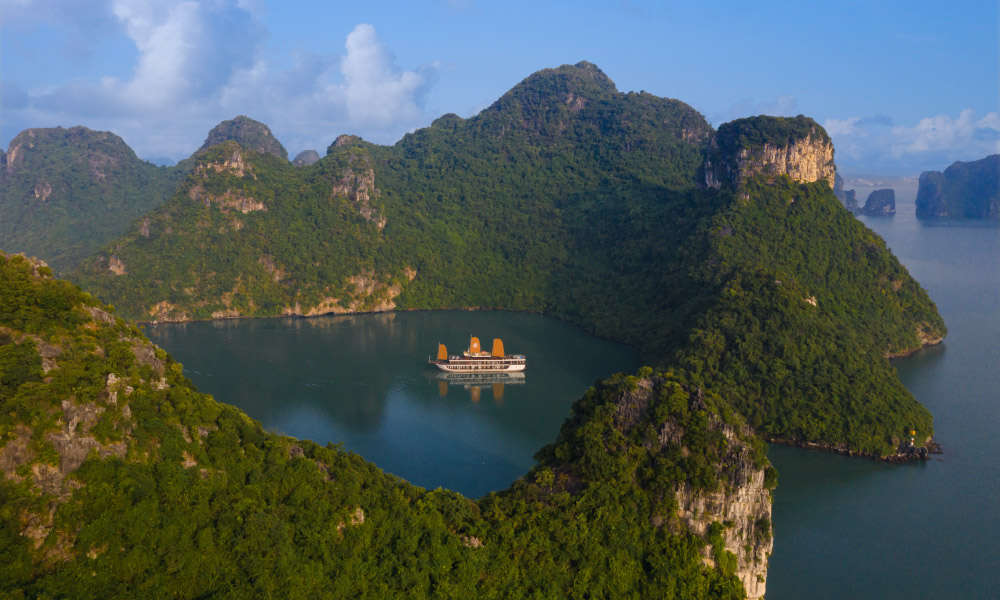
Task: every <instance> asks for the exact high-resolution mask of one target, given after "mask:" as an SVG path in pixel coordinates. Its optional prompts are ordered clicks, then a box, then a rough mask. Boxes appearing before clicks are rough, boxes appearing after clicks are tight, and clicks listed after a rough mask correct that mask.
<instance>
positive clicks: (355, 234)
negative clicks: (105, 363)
mask: <svg viewBox="0 0 1000 600" xmlns="http://www.w3.org/2000/svg"><path fill="white" fill-rule="evenodd" d="M327 152H328V153H327V156H326V157H325V158H323V159H322V160H320V161H319V162H317V163H315V164H313V165H311V166H307V167H299V168H294V167H292V166H291V165H289V164H288V163H287V161H284V160H280V159H277V158H275V157H272V156H270V155H267V154H262V153H259V152H255V151H252V150H248V149H246V148H243V147H242V146H239V145H238V144H235V143H232V142H229V143H225V144H221V145H218V146H215V147H213V148H210V149H209V150H207V151H205V152H204V153H202V154H199V155H198V156H197V165H196V166H195V167H194V171H193V173H192V175H191V176H190V177H189V178H188V179H187V180H186V181H185V182H184V183H183V184H182V186H181V187H180V188H179V190H178V193H177V195H176V196H175V197H174V198H173V199H171V200H170V201H169V202H167V203H165V204H164V205H163V206H161V207H159V208H158V209H156V210H155V211H153V212H152V213H151V214H149V215H148V217H147V218H146V219H145V220H144V221H143V222H142V224H139V225H136V226H134V227H133V228H132V230H131V231H130V232H129V233H128V234H126V235H125V236H123V237H122V238H119V239H118V240H116V241H115V242H113V243H112V244H111V245H109V246H108V247H106V248H105V249H104V250H102V251H101V252H100V253H98V254H97V255H95V256H94V257H92V258H91V259H89V260H88V261H87V262H86V263H85V264H84V265H83V267H82V268H81V269H80V270H79V271H78V272H77V273H76V275H75V278H76V280H77V281H79V282H80V283H81V284H82V285H84V287H85V288H86V289H88V290H91V291H92V292H93V293H95V294H97V295H99V296H100V297H102V298H104V299H106V300H107V301H110V302H113V303H114V304H116V305H117V306H118V307H119V308H120V309H121V310H122V311H123V313H124V314H126V315H128V316H130V317H134V318H141V319H147V320H184V319H199V318H218V317H227V316H239V315H276V314H305V315H309V314H321V313H328V312H350V311H363V310H387V309H392V308H397V307H398V308H455V307H496V308H506V309H514V310H532V311H543V312H546V313H549V314H553V315H556V316H560V317H563V318H566V319H569V320H571V321H573V322H576V323H579V324H581V325H582V326H584V327H586V328H588V329H589V330H590V331H592V332H594V333H596V334H598V335H602V336H607V337H611V338H615V339H618V340H622V341H625V342H628V343H630V344H634V345H635V346H637V347H638V348H639V349H640V350H641V351H642V353H643V356H644V360H645V361H646V362H647V363H648V364H651V365H655V366H657V367H658V368H664V369H670V370H672V371H674V372H676V373H683V374H684V377H685V378H688V379H690V380H691V381H694V382H696V383H697V384H698V385H700V386H703V387H705V388H706V389H711V390H713V391H715V392H717V393H719V394H720V395H721V396H723V397H724V398H726V401H727V403H729V405H730V406H731V407H732V408H734V409H735V410H737V411H738V412H740V413H741V414H743V415H745V416H746V418H747V419H748V421H749V423H750V424H751V425H753V426H754V427H757V428H759V429H760V430H761V431H762V432H764V433H765V434H766V435H767V436H768V437H770V438H772V439H780V440H786V441H791V442H794V443H803V444H818V445H822V446H827V447H832V448H837V449H839V450H841V451H844V452H861V453H865V454H870V455H874V456H884V455H891V454H894V453H895V452H896V451H897V448H898V447H899V439H902V438H904V437H905V436H906V435H908V434H909V432H910V430H911V429H915V430H917V432H918V436H919V438H920V439H921V440H923V439H924V438H925V437H926V436H929V435H930V434H931V431H932V425H931V417H930V415H929V414H928V413H927V411H926V410H925V409H923V408H922V407H921V406H920V405H919V404H917V403H916V402H915V401H914V400H913V398H912V396H910V394H909V393H908V392H907V391H906V390H905V388H903V386H902V385H901V384H900V383H899V381H898V379H897V378H896V376H895V373H894V371H893V370H892V368H891V367H890V366H889V363H888V361H887V360H886V357H888V356H892V355H898V354H903V353H907V352H910V351H913V350H915V349H917V348H920V347H921V346H922V345H925V344H928V343H935V342H937V341H939V340H940V339H941V338H942V337H943V336H944V333H945V328H944V324H943V322H942V320H941V318H940V316H939V315H938V314H937V311H936V309H935V307H934V304H933V303H932V302H931V301H930V299H929V298H928V297H927V294H926V293H925V292H924V291H923V290H922V289H921V288H920V286H919V285H918V284H917V283H916V282H915V281H913V279H912V278H911V277H910V276H909V274H908V273H907V272H906V270H905V268H903V267H902V266H901V265H900V264H899V262H898V260H896V258H895V257H893V256H892V254H891V253H890V252H889V251H888V249H887V248H886V246H885V243H884V242H883V241H882V240H881V239H880V238H879V237H878V236H876V235H875V234H873V233H872V232H870V231H869V230H868V229H866V228H865V227H864V226H863V225H862V224H861V223H859V222H857V221H856V220H855V219H853V218H851V215H850V214H849V213H848V212H847V211H845V210H843V209H842V207H841V206H840V205H839V203H838V202H837V200H836V198H835V196H834V195H833V193H832V190H831V187H832V185H833V181H834V170H833V146H832V144H831V142H830V139H829V137H828V136H827V135H826V133H825V132H824V131H823V129H822V128H821V127H820V126H819V125H818V124H816V123H815V122H814V121H812V120H811V119H808V118H806V117H797V118H794V119H781V118H774V117H758V118H753V119H743V120H740V121H736V122H734V123H733V124H727V125H724V126H722V127H720V130H719V132H718V134H714V132H713V131H712V129H711V127H710V126H709V125H708V124H707V123H706V122H705V120H704V119H703V118H702V117H701V115H699V114H698V113H697V112H696V111H694V110H693V109H691V107H689V106H687V105H686V104H684V103H682V102H679V101H677V100H671V99H666V98H658V97H655V96H652V95H650V94H645V93H638V94H637V93H627V94H625V93H620V92H618V91H616V90H615V87H614V84H613V83H612V82H611V81H610V79H608V78H607V76H606V75H604V73H602V72H601V71H600V70H599V69H598V68H597V67H595V66H594V65H591V64H589V63H580V64H578V65H575V66H563V67H560V68H558V69H548V70H545V71H541V72H539V73H536V74H534V75H532V76H530V77H528V78H527V79H525V80H524V81H523V82H521V83H520V84H519V85H517V86H515V87H514V88H513V89H512V90H510V91H509V92H508V93H507V94H505V95H504V96H503V97H502V98H500V99H499V100H498V101H497V102H496V103H494V105H493V106H491V107H489V108H488V109H486V110H484V111H483V112H482V113H480V114H479V115H477V116H475V117H473V118H470V119H461V118H459V117H457V116H455V115H445V116H444V117H441V118H440V119H438V120H437V121H435V122H434V123H433V124H432V125H431V127H428V128H426V129H422V130H419V131H416V132H414V133H411V134H408V135H406V136H405V137H404V138H403V139H402V140H401V141H400V142H398V143H397V144H396V145H394V146H391V147H385V146H376V145H373V144H369V143H366V142H364V141H363V140H361V139H360V138H356V137H353V136H341V137H340V138H338V139H337V140H336V141H335V143H334V144H332V145H331V146H330V147H329V148H328V151H327ZM706 156H708V160H705V157H706ZM707 174H710V175H707ZM698 184H700V186H699V185H698Z"/></svg>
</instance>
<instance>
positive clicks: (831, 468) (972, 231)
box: [767, 198, 1000, 600]
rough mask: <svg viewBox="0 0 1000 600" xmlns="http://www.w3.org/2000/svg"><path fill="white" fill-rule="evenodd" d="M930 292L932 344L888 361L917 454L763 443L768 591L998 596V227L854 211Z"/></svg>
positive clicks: (822, 595) (784, 594)
mask: <svg viewBox="0 0 1000 600" xmlns="http://www.w3.org/2000/svg"><path fill="white" fill-rule="evenodd" d="M862 220H863V221H864V222H865V223H866V224H867V225H868V226H869V227H870V228H872V229H873V230H875V231H876V232H877V233H879V234H880V235H881V236H882V237H883V238H885V240H886V242H887V243H888V244H889V246H890V247H891V248H892V250H893V252H894V253H895V254H896V256H897V257H899V259H900V260H901V261H902V262H903V264H904V265H906V267H907V268H908V269H909V271H910V273H911V274H912V275H913V276H914V277H916V278H917V280H918V281H920V283H921V284H922V285H923V286H924V288H925V289H927V291H928V292H929V293H930V295H931V298H932V299H933V300H934V301H935V302H936V303H937V306H938V310H939V311H940V312H941V314H942V316H943V317H944V319H945V322H946V323H947V325H948V329H949V334H948V337H947V338H946V339H945V341H944V343H943V344H942V345H941V346H939V347H935V348H930V349H926V350H924V351H921V352H918V353H917V354H914V355H912V356H910V357H907V358H903V359H899V360H896V361H894V364H895V366H896V369H897V370H898V371H899V375H900V377H901V378H902V380H903V383H904V384H906V387H907V388H909V390H910V391H911V392H912V393H913V395H914V396H915V397H916V398H917V400H919V401H920V402H921V403H923V404H924V406H926V407H927V408H928V409H930V411H931V412H932V413H933V414H934V427H935V437H936V439H937V441H938V442H939V443H941V444H942V446H943V447H944V454H943V455H941V456H939V457H936V459H935V460H933V461H930V462H928V463H925V464H908V465H901V466H891V465H883V464H879V463H875V462H871V461H866V460H858V459H848V458H843V457H839V456H834V455H828V454H821V453H813V452H806V451H802V450H798V449H794V448H787V447H777V446H773V447H772V448H771V451H770V457H771V460H772V462H773V463H774V465H775V466H776V467H777V469H778V472H779V482H778V488H777V490H775V494H774V514H773V521H774V534H775V543H774V554H773V555H772V557H771V564H770V569H769V572H768V579H767V598H768V600H790V599H793V598H794V599H800V598H811V599H826V598H873V599H874V598H878V599H890V598H901V599H902V598H906V599H913V598H934V599H938V600H940V599H948V598H962V599H965V598H970V599H971V598H977V599H978V598H983V599H987V598H989V599H995V598H1000V229H998V228H996V227H988V226H982V225H979V226H976V225H968V224H967V225H961V224H958V223H950V224H939V225H927V224H923V223H921V222H919V221H917V219H916V218H915V216H914V207H913V204H912V198H909V202H908V203H900V202H897V215H896V216H895V217H893V218H875V217H868V218H863V219H862Z"/></svg>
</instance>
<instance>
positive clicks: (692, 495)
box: [676, 415, 774, 599]
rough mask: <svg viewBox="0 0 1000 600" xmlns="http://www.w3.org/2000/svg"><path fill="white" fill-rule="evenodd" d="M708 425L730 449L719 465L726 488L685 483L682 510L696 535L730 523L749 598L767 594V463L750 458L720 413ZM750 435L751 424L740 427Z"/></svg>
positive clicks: (727, 541)
mask: <svg viewBox="0 0 1000 600" xmlns="http://www.w3.org/2000/svg"><path fill="white" fill-rule="evenodd" d="M709 428H710V429H715V430H719V431H721V432H722V434H723V435H725V437H726V440H727V442H728V450H727V452H726V454H725V456H724V457H723V459H722V461H720V462H719V463H718V464H717V465H716V467H717V477H718V479H719V480H720V481H722V482H723V485H722V490H721V491H717V492H705V491H698V490H692V488H691V486H690V485H684V486H682V487H681V488H680V489H678V490H676V498H677V505H678V507H679V508H678V509H677V515H678V517H680V519H681V521H682V522H683V523H684V524H686V525H687V527H688V529H690V530H691V531H692V532H693V533H695V534H696V535H699V536H702V537H705V536H707V534H708V532H709V528H710V527H711V525H712V524H713V523H722V524H728V525H725V527H724V529H723V531H722V539H723V542H724V545H725V549H726V550H727V551H729V552H732V553H733V554H734V555H736V560H737V567H736V575H737V576H738V577H739V578H740V581H742V582H743V587H744V588H745V589H746V592H747V598H750V599H756V598H763V597H764V589H765V587H766V585H767V561H768V557H769V556H770V555H771V550H772V548H773V546H774V541H773V538H772V536H771V494H770V490H769V489H768V488H767V487H766V485H765V473H766V467H757V466H755V465H754V463H753V461H752V460H751V459H750V451H751V450H750V448H749V446H747V445H746V444H744V443H742V442H741V441H740V439H739V437H740V436H738V435H737V432H736V431H735V430H734V429H733V428H732V427H730V426H728V425H726V424H724V423H722V422H721V420H720V419H719V418H718V417H717V416H714V415H713V416H711V417H709ZM740 433H741V434H742V436H743V437H747V436H749V435H751V431H750V428H749V427H745V428H744V429H743V431H741V432H740ZM711 550H712V549H711V547H709V546H706V547H705V548H704V549H703V558H704V560H705V562H706V563H708V564H710V565H713V566H714V563H715V561H714V559H713V558H712V552H711Z"/></svg>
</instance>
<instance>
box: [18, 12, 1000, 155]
mask: <svg viewBox="0 0 1000 600" xmlns="http://www.w3.org/2000/svg"><path fill="white" fill-rule="evenodd" d="M998 13H1000V11H998V2H997V1H996V0H979V1H971V0H956V1H953V2H948V3H942V2H940V1H937V2H927V1H923V0H909V1H880V0H824V1H823V2H809V1H806V2H803V1H802V0H795V1H770V0H757V1H755V2H749V1H735V0H734V1H729V2H722V1H716V0H701V1H699V2H697V3H695V2H690V1H683V2H681V1H672V0H671V1H665V0H661V1H644V0H607V1H597V0H575V1H565V2H564V1H558V0H549V1H546V2H522V1H519V0H505V1H502V2H500V1H495V0H494V1H490V0H428V1H425V2H421V1H419V0H410V1H400V2H389V1H378V0H368V1H358V0H354V1H351V2H343V1H338V0H326V1H312V0H303V1H293V2H288V1H285V2H278V1H272V0H0V145H2V147H4V148H6V147H7V145H8V144H9V142H10V140H11V139H12V138H13V137H14V136H16V135H17V134H18V133H19V132H20V131H22V130H24V129H26V128H29V127H54V126H63V127H71V126H75V125H84V126H86V127H89V128H91V129H97V130H109V131H113V132H115V133H117V134H118V135H120V136H121V137H122V138H124V139H125V141H126V142H127V143H128V144H129V145H130V146H131V147H132V148H133V149H134V150H135V151H136V153H137V154H138V155H139V156H140V157H142V158H146V159H150V160H154V161H174V160H177V159H180V158H183V157H186V156H188V155H190V154H191V153H192V152H194V151H195V150H196V149H197V148H198V147H199V146H200V145H201V143H202V142H203V141H204V139H205V137H206V135H207V133H208V131H209V130H210V129H211V128H212V127H214V126H215V125H216V124H218V123H219V122H220V121H222V120H224V119H230V118H233V117H234V116H236V115H240V114H244V115H247V116H249V117H251V118H254V119H257V120H258V121H262V122H264V123H266V124H268V125H269V126H270V127H271V130H272V131H273V132H274V134H275V136H276V137H277V138H278V139H279V140H280V141H281V142H282V143H283V144H284V145H285V147H286V148H287V149H288V151H289V153H290V155H291V156H294V155H295V154H297V153H298V152H299V151H301V150H306V149H314V150H317V151H318V152H319V153H320V155H323V154H324V153H325V149H326V147H327V146H328V145H329V144H330V143H331V142H332V141H333V140H334V139H335V138H336V137H337V136H338V135H340V134H342V133H351V134H355V135H360V136H362V137H363V138H365V139H367V140H369V141H373V142H376V143H382V144H392V143H395V142H396V141H397V140H399V138H400V137H402V135H403V134H405V133H406V132H408V131H412V130H414V129H417V128H420V127H425V126H427V125H430V123H431V122H432V121H433V120H434V119H435V118H437V117H439V116H441V115H442V114H444V113H449V112H453V113H457V114H458V115H460V116H462V117H470V116H472V115H474V114H476V113H478V112H479V111H481V110H482V109H484V108H486V107H487V106H489V105H490V104H492V103H493V102H494V101H495V100H496V99H497V98H499V97H500V96H501V95H503V93H504V92H506V91H507V90H508V89H510V88H511V87H513V86H514V85H516V84H517V83H518V82H520V81H521V80H523V79H524V78H525V77H527V76H528V75H530V74H531V73H533V72H535V71H538V70H540V69H544V68H549V67H556V66H559V65H561V64H567V63H569V64H573V63H577V62H579V61H581V60H588V61H590V62H592V63H595V64H597V65H598V66H599V67H600V68H601V69H602V70H603V71H604V72H605V73H607V74H608V76H610V77H611V79H612V80H614V81H615V83H616V85H617V87H618V89H619V91H622V92H628V91H640V90H644V91H647V92H650V93H653V94H656V95H659V96H665V97H670V98H677V99H679V100H683V101H684V102H687V103H688V104H690V105H691V106H693V107H694V108H695V109H697V110H698V111H699V112H701V113H702V114H703V115H704V116H705V117H706V118H707V119H708V121H709V122H710V123H711V124H712V125H713V126H715V127H718V126H719V125H720V124H722V123H724V122H726V121H729V120H732V119H735V118H740V117H745V116H751V115H756V114H769V115H779V116H793V115H797V114H805V115H807V116H810V117H812V118H814V119H816V121H817V122H819V123H820V124H821V125H823V126H824V127H825V128H826V129H827V131H828V132H829V133H830V134H831V136H832V137H833V140H834V145H835V148H836V160H837V163H838V166H839V168H840V170H841V171H842V172H844V173H847V174H851V173H854V174H886V175H912V174H917V173H920V172H921V171H924V170H929V169H935V170H941V169H944V168H945V167H947V166H948V165H950V164H951V163H952V162H954V161H956V160H975V159H978V158H982V157H984V156H986V155H988V154H994V153H998V152H1000V45H998V37H1000V14H998Z"/></svg>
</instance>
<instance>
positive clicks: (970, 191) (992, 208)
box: [917, 154, 1000, 220]
mask: <svg viewBox="0 0 1000 600" xmlns="http://www.w3.org/2000/svg"><path fill="white" fill-rule="evenodd" d="M917 217H919V218H921V219H931V218H952V219H991V220H998V219H1000V154H993V155H991V156H987V157H986V158H983V159H980V160H976V161H972V162H955V163H953V164H952V165H951V166H950V167H948V168H947V169H945V170H944V173H942V172H940V171H925V172H923V173H921V174H920V189H919V191H918V192H917Z"/></svg>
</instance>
